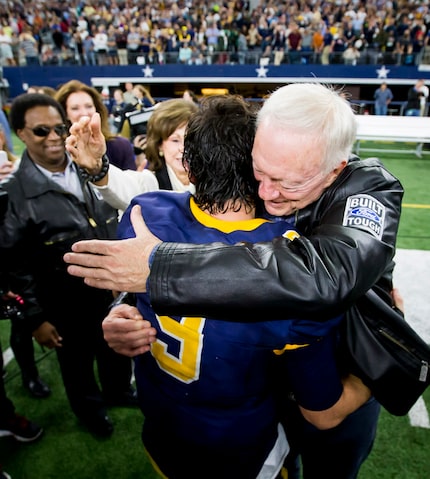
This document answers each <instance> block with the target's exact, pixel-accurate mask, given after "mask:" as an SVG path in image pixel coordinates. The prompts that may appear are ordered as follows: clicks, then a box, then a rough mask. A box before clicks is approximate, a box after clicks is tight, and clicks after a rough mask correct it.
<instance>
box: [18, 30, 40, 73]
mask: <svg viewBox="0 0 430 479" xmlns="http://www.w3.org/2000/svg"><path fill="white" fill-rule="evenodd" d="M19 48H20V51H21V54H22V56H23V57H24V59H25V64H26V65H27V66H34V65H40V62H39V49H38V44H37V40H36V38H35V37H34V35H33V33H32V31H31V28H30V27H27V28H26V29H25V31H24V32H22V33H21V35H20V36H19Z"/></svg>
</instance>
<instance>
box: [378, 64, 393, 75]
mask: <svg viewBox="0 0 430 479" xmlns="http://www.w3.org/2000/svg"><path fill="white" fill-rule="evenodd" d="M376 71H377V73H378V78H387V76H388V74H389V73H390V70H387V68H385V65H382V67H381V68H377V70H376Z"/></svg>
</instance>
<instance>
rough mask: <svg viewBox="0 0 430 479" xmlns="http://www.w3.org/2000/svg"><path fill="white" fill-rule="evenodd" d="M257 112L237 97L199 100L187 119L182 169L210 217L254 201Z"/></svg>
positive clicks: (256, 190)
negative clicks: (253, 165) (253, 164)
mask: <svg viewBox="0 0 430 479" xmlns="http://www.w3.org/2000/svg"><path fill="white" fill-rule="evenodd" d="M256 110H257V108H256V107H255V106H254V105H253V104H251V103H248V102H246V101H245V100H244V99H243V98H242V97H240V96H236V95H219V96H218V95H217V96H212V97H207V98H205V99H203V100H202V102H201V105H200V109H199V111H198V112H197V113H195V114H194V115H193V116H192V117H191V118H190V120H189V123H188V128H187V130H186V135H185V144H184V166H185V167H186V168H188V170H189V174H190V179H191V181H192V182H193V183H194V184H195V185H196V194H195V201H196V203H197V204H198V205H199V207H200V208H202V209H207V210H208V211H209V212H210V213H212V214H214V213H222V212H225V211H226V209H227V206H228V205H227V203H228V202H231V201H233V202H234V205H235V206H234V210H238V209H239V208H240V206H241V205H246V206H248V207H250V208H253V207H255V205H256V203H257V198H258V195H257V192H258V185H257V182H256V180H255V178H254V174H253V170H252V157H251V151H252V144H253V141H254V134H255V121H256Z"/></svg>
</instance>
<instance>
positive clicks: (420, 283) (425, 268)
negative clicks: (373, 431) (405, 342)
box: [394, 249, 430, 429]
mask: <svg viewBox="0 0 430 479" xmlns="http://www.w3.org/2000/svg"><path fill="white" fill-rule="evenodd" d="M394 259H395V262H396V266H395V268H394V286H395V287H396V288H399V291H400V293H401V295H402V296H403V299H404V302H405V316H406V320H407V321H408V322H409V323H410V324H411V326H412V327H413V328H414V329H415V330H416V331H417V333H418V334H419V335H420V336H422V338H423V339H424V340H425V341H426V342H427V343H430V321H428V318H429V316H430V302H429V301H428V299H427V298H428V289H429V286H430V251H421V250H407V249H397V251H396V257H395V258H394ZM408 416H409V422H410V424H411V426H413V427H423V428H426V429H430V420H429V413H428V410H427V408H426V405H425V402H424V400H423V398H422V397H420V398H419V399H418V401H417V402H416V404H415V405H414V406H413V408H412V409H411V410H410V411H409V414H408Z"/></svg>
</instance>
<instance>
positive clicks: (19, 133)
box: [16, 129, 25, 143]
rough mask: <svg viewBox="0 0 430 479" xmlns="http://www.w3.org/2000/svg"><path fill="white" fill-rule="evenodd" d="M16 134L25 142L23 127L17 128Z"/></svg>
mask: <svg viewBox="0 0 430 479" xmlns="http://www.w3.org/2000/svg"><path fill="white" fill-rule="evenodd" d="M16 136H17V137H18V138H19V139H20V140H21V141H23V142H24V143H25V141H24V139H23V132H22V129H21V130H16Z"/></svg>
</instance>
